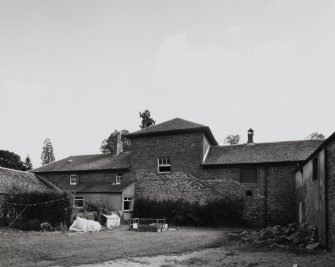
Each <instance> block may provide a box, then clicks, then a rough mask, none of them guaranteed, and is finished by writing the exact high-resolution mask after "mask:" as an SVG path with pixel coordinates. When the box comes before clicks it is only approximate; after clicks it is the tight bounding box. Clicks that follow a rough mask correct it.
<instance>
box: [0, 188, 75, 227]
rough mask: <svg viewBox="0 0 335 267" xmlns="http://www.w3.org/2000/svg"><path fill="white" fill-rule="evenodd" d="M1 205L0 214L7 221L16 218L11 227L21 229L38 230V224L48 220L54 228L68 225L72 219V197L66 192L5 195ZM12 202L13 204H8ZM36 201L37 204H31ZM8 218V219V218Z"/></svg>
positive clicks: (9, 221)
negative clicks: (3, 203)
mask: <svg viewBox="0 0 335 267" xmlns="http://www.w3.org/2000/svg"><path fill="white" fill-rule="evenodd" d="M3 201H4V202H5V203H7V204H5V205H1V214H3V216H4V217H5V218H7V219H6V221H7V224H8V223H11V222H13V219H15V218H16V217H17V216H18V215H19V214H20V213H21V212H22V211H23V209H24V208H25V207H26V204H29V206H28V207H27V208H26V209H25V210H24V211H23V213H22V214H21V215H20V216H19V217H18V218H17V219H16V221H15V222H14V224H13V227H16V228H19V229H23V230H38V229H40V224H41V223H44V222H48V223H50V224H51V225H52V227H54V228H59V227H61V226H69V225H70V224H71V220H72V218H71V217H72V197H71V195H70V194H69V193H67V192H55V191H49V192H29V193H17V194H12V195H8V196H5V197H4V199H3ZM8 203H14V204H8ZM36 203H38V205H33V204H36ZM8 219H9V220H8Z"/></svg>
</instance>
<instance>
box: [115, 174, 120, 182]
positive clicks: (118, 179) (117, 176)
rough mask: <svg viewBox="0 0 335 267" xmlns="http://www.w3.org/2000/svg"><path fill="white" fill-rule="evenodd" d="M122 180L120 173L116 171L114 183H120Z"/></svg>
mask: <svg viewBox="0 0 335 267" xmlns="http://www.w3.org/2000/svg"><path fill="white" fill-rule="evenodd" d="M121 182H122V173H118V174H117V175H116V178H115V184H121Z"/></svg>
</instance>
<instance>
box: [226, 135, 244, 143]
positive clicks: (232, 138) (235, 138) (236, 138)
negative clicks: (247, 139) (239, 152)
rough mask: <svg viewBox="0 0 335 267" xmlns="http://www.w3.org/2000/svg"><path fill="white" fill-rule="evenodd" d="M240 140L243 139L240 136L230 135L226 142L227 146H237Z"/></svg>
mask: <svg viewBox="0 0 335 267" xmlns="http://www.w3.org/2000/svg"><path fill="white" fill-rule="evenodd" d="M240 138H241V136H240V135H238V134H230V135H227V137H226V138H225V140H224V142H225V143H226V144H230V145H236V144H238V143H239V142H240Z"/></svg>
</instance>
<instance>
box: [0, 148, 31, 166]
mask: <svg viewBox="0 0 335 267" xmlns="http://www.w3.org/2000/svg"><path fill="white" fill-rule="evenodd" d="M0 166H1V167H4V168H9V169H14V170H19V171H25V170H27V169H26V166H25V165H24V163H23V162H22V161H21V157H20V156H19V155H17V154H15V153H13V152H10V151H8V150H0Z"/></svg>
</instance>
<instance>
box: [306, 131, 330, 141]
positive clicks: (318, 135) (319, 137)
mask: <svg viewBox="0 0 335 267" xmlns="http://www.w3.org/2000/svg"><path fill="white" fill-rule="evenodd" d="M325 138H326V137H325V136H324V135H323V134H322V133H318V132H313V133H311V134H310V135H309V136H307V137H306V139H309V140H322V139H325Z"/></svg>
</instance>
